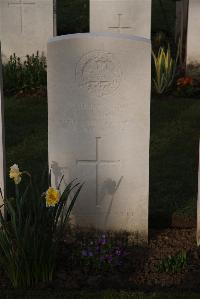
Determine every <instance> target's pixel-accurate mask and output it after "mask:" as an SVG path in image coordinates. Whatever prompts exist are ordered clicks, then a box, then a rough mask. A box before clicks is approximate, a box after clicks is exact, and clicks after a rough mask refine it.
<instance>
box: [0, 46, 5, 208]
mask: <svg viewBox="0 0 200 299" xmlns="http://www.w3.org/2000/svg"><path fill="white" fill-rule="evenodd" d="M4 129H5V128H4V100H3V80H2V62H1V44H0V188H1V191H2V195H3V196H4V195H5V166H6V161H5V136H4ZM2 203H3V199H2V196H1V195H0V205H1V204H2Z"/></svg>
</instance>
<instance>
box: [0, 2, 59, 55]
mask: <svg viewBox="0 0 200 299" xmlns="http://www.w3.org/2000/svg"><path fill="white" fill-rule="evenodd" d="M53 29H54V28H53V0H1V1H0V39H1V44H2V55H3V60H4V59H6V58H9V56H10V55H12V54H13V53H16V55H17V56H19V57H25V56H26V55H27V54H29V55H31V54H33V53H36V52H37V51H39V52H40V53H42V52H43V53H44V54H46V44H47V40H48V39H49V38H50V37H52V36H53Z"/></svg>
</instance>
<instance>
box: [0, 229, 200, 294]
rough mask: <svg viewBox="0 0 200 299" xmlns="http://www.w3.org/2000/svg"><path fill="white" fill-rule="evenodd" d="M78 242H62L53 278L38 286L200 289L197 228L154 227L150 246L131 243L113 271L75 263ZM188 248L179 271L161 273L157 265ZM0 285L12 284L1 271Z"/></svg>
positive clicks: (53, 287)
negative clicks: (94, 269)
mask: <svg viewBox="0 0 200 299" xmlns="http://www.w3.org/2000/svg"><path fill="white" fill-rule="evenodd" d="M76 244H77V241H75V240H74V239H73V238H71V240H70V239H68V241H67V242H65V243H64V245H62V249H61V251H60V258H59V261H58V268H57V269H56V272H55V278H54V281H53V282H52V283H51V284H48V285H39V286H37V288H39V289H69V290H80V289H95V290H97V289H108V288H109V289H117V290H118V289H122V290H142V291H154V290H156V291H157V290H176V291H178V290H190V291H191V290H192V291H198V290H200V248H198V247H197V245H196V229H195V228H184V229H183V228H182V229H180V228H168V229H162V230H157V229H152V230H150V234H149V245H148V246H147V247H139V246H129V247H128V248H127V255H126V257H125V258H124V261H123V264H122V266H121V267H120V268H119V269H118V270H115V271H111V272H101V271H100V272H99V273H98V272H95V273H94V272H91V273H90V272H88V271H85V270H86V269H84V268H83V267H80V265H78V264H77V263H73V262H71V261H72V254H73V252H74V250H77V248H76V246H77V245H76ZM183 250H184V251H185V252H186V254H187V261H186V265H185V267H184V268H183V269H182V270H181V271H180V272H178V273H172V272H169V273H166V272H163V273H160V272H159V271H158V264H159V263H160V261H162V260H163V259H165V258H166V257H168V256H169V255H171V256H173V255H176V254H177V253H179V252H180V251H183ZM0 288H1V289H10V288H11V285H10V283H9V281H8V280H7V278H6V276H5V275H4V273H3V272H0Z"/></svg>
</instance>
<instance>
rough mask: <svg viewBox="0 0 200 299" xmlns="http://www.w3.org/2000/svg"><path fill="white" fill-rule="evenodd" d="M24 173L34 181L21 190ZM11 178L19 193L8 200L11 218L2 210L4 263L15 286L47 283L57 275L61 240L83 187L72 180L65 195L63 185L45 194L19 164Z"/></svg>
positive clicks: (0, 241)
mask: <svg viewBox="0 0 200 299" xmlns="http://www.w3.org/2000/svg"><path fill="white" fill-rule="evenodd" d="M24 175H28V176H29V178H30V180H29V183H28V184H27V186H26V188H25V190H24V191H23V192H20V190H19V183H20V182H21V179H22V176H24ZM10 178H12V179H14V182H15V187H16V196H15V197H13V198H10V199H6V198H5V199H4V208H5V210H6V211H7V214H8V217H5V215H3V214H2V212H0V224H1V227H0V264H1V266H2V267H3V269H4V271H5V273H6V274H7V276H8V278H9V280H10V281H11V283H12V285H13V287H14V288H18V287H21V288H26V287H32V286H35V285H37V284H38V283H47V282H49V281H51V280H52V278H53V274H54V270H55V265H56V258H57V255H58V254H59V243H60V241H61V240H62V238H63V235H64V233H65V230H66V225H67V221H68V218H69V216H70V212H71V210H72V208H73V206H74V204H75V201H76V199H77V196H78V195H79V192H80V190H81V187H82V186H81V185H80V184H79V183H77V184H75V183H74V182H71V183H70V184H69V185H68V186H67V187H66V188H65V190H64V192H63V193H62V194H61V195H60V191H59V186H58V187H57V188H51V187H49V188H48V190H47V191H46V193H42V190H39V188H38V186H36V185H35V184H34V183H33V182H32V179H31V176H30V175H29V174H28V173H27V172H20V171H19V168H18V166H17V165H16V164H15V165H13V166H12V167H11V171H10ZM69 197H70V199H69ZM7 218H8V219H7Z"/></svg>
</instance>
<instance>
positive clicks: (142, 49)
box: [47, 33, 151, 242]
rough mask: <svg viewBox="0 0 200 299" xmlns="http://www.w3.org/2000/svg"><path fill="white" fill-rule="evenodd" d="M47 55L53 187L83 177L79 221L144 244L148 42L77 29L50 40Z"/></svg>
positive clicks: (146, 219) (146, 220)
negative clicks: (133, 237)
mask: <svg viewBox="0 0 200 299" xmlns="http://www.w3.org/2000/svg"><path fill="white" fill-rule="evenodd" d="M47 54H48V55H47V61H48V68H47V71H48V76H47V77H48V151H49V167H50V168H51V169H52V185H53V186H56V183H57V182H59V180H60V179H61V177H62V175H64V178H65V182H66V183H67V182H70V181H71V180H73V179H74V178H77V179H78V181H81V182H84V183H85V184H84V188H83V189H82V191H81V194H80V197H79V198H78V200H77V202H76V205H75V209H74V213H73V215H74V221H75V223H76V224H77V225H79V226H81V227H89V228H91V227H93V228H96V229H101V230H113V231H119V230H127V231H129V232H132V233H134V234H135V235H137V236H138V242H147V239H148V206H149V205H148V195H149V138H150V87H151V43H150V40H148V39H145V38H139V37H130V36H126V35H122V34H117V33H115V34H113V33H110V34H109V35H107V34H103V33H101V34H100V33H98V34H95V33H91V34H74V35H68V36H61V37H56V38H54V39H52V40H50V41H49V43H48V51H47ZM58 132H59V134H58ZM55 165H56V167H55ZM62 188H64V186H63V185H62Z"/></svg>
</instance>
